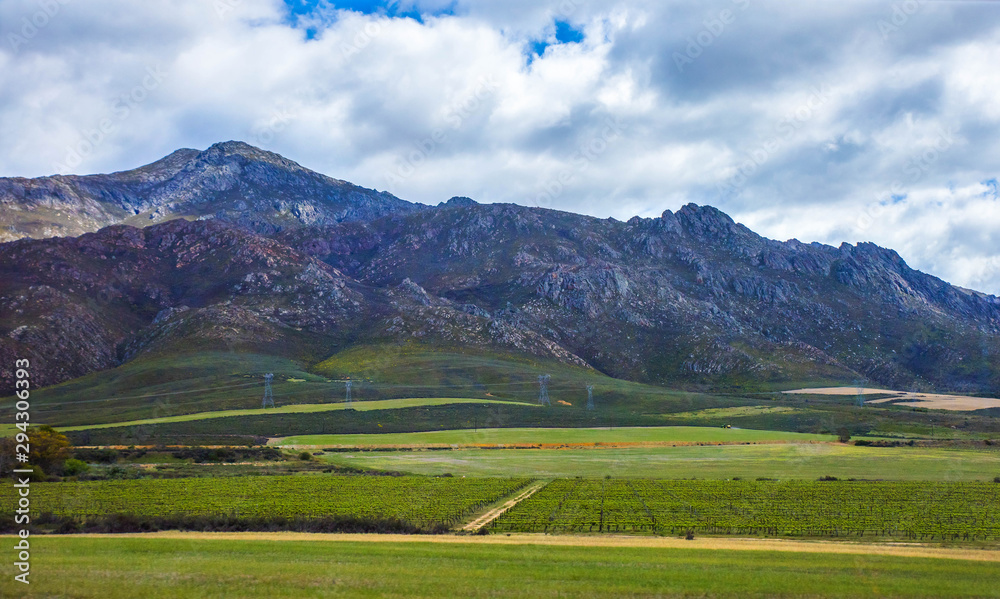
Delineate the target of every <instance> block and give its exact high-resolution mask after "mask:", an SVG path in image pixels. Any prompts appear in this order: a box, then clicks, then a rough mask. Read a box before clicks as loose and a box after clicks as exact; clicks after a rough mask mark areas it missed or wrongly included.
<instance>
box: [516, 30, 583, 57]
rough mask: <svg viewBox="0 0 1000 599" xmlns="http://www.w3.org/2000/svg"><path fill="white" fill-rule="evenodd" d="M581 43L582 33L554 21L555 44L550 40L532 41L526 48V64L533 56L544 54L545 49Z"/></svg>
mask: <svg viewBox="0 0 1000 599" xmlns="http://www.w3.org/2000/svg"><path fill="white" fill-rule="evenodd" d="M582 41H583V32H582V31H580V30H579V29H574V28H573V26H572V25H570V24H569V22H567V21H556V35H555V42H554V43H553V41H552V38H551V37H549V38H546V39H540V40H534V41H532V42H531V43H530V45H529V47H528V62H529V63H531V61H532V60H534V58H535V56H542V55H543V54H545V49H546V48H548V47H549V46H554V45H556V44H578V43H580V42H582Z"/></svg>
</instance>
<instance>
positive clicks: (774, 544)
mask: <svg viewBox="0 0 1000 599" xmlns="http://www.w3.org/2000/svg"><path fill="white" fill-rule="evenodd" d="M45 536H46V537H49V536H61V537H68V538H72V537H91V538H109V539H114V538H122V537H133V538H151V539H158V538H159V539H181V540H184V539H191V540H233V541H237V540H238V541H296V542H301V541H313V542H328V543H336V542H352V543H357V542H363V543H459V544H461V543H485V544H497V545H565V546H576V547H648V548H675V549H715V550H725V551H790V552H797V553H838V554H854V555H890V556H899V557H928V558H941V559H962V560H973V561H986V562H1000V549H998V548H994V547H990V548H985V549H977V548H971V547H955V548H952V547H940V546H934V545H929V544H923V543H870V544H866V543H851V542H842V541H799V540H791V539H758V538H720V537H702V538H697V539H694V540H691V541H687V540H684V539H679V538H673V537H644V536H626V535H600V536H597V535H544V534H511V535H488V536H478V535H477V536H462V535H396V534H386V535H380V534H319V533H297V532H179V531H167V532H157V533H138V534H76V535H45ZM0 538H5V537H0ZM6 538H13V537H12V536H9V535H8V536H7V537H6Z"/></svg>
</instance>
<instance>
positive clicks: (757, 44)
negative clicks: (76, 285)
mask: <svg viewBox="0 0 1000 599" xmlns="http://www.w3.org/2000/svg"><path fill="white" fill-rule="evenodd" d="M358 7H360V8H358ZM0 36H2V37H0V135H2V138H3V140H4V142H5V143H3V144H0V176H41V175H48V174H53V173H57V172H59V173H70V172H73V173H95V172H111V171H116V170H122V169H127V168H132V167H135V166H138V165H140V164H144V163H148V162H151V161H153V160H156V159H157V158H160V157H162V156H163V155H165V154H167V153H169V152H171V151H173V150H175V149H177V148H180V147H195V148H205V147H207V146H209V145H211V144H212V143H215V142H218V141H225V140H229V139H239V140H244V141H247V142H249V143H252V144H254V145H258V146H261V147H264V148H266V149H270V150H273V151H276V152H278V153H281V154H283V155H285V156H287V157H289V158H291V159H293V160H296V161H298V162H300V163H302V164H303V165H304V166H307V167H309V168H312V169H315V170H318V171H321V172H324V173H326V174H329V175H331V176H335V177H338V178H341V179H347V180H350V181H352V182H355V183H357V184H359V185H364V186H367V187H374V188H376V189H380V190H382V189H388V190H389V191H391V192H392V193H394V194H396V195H398V196H400V197H402V198H404V199H408V200H412V201H420V202H425V203H437V202H439V201H442V200H444V199H447V198H448V197H451V196H453V195H467V196H470V197H473V198H475V199H477V200H479V201H483V202H498V201H504V202H517V203H521V204H527V205H540V206H545V207H551V208H557V209H562V210H570V211H575V212H582V213H587V214H592V215H595V216H599V217H607V216H614V217H616V218H619V219H627V218H629V217H631V216H633V215H636V214H638V215H641V216H655V215H658V214H659V213H660V212H662V211H663V210H664V209H667V208H670V209H677V208H678V207H679V206H680V205H682V204H684V203H687V202H696V203H699V204H711V205H714V206H717V207H718V208H720V209H722V210H724V211H726V212H728V213H729V214H731V215H732V216H733V217H734V218H736V219H737V220H739V221H742V222H744V223H745V224H747V225H748V226H750V227H751V228H753V229H754V230H756V231H758V232H759V233H761V234H763V235H767V236H769V237H774V238H779V239H786V238H790V237H796V238H799V239H800V240H803V241H821V242H825V243H831V244H839V243H840V242H842V241H848V242H852V243H853V242H857V241H864V240H871V241H875V242H876V243H879V244H880V245H884V246H887V247H891V248H894V249H896V250H897V251H899V252H900V254H901V255H902V256H903V257H904V258H905V259H906V260H907V261H908V262H909V263H910V264H911V265H912V266H914V267H916V268H920V269H922V270H925V271H927V272H930V273H932V274H935V275H938V276H940V277H942V278H944V279H946V280H949V281H951V282H954V283H956V284H959V285H963V286H966V287H971V288H975V289H979V290H983V291H987V292H991V293H1000V236H998V235H996V234H995V232H996V231H997V230H1000V229H998V225H1000V198H998V193H997V183H996V180H997V178H998V175H1000V172H998V171H1000V159H998V156H1000V151H998V150H1000V147H998V146H1000V135H998V133H1000V104H998V103H997V102H996V98H997V97H998V96H1000V71H998V70H997V69H996V68H995V66H994V65H996V64H1000V6H997V5H995V4H994V3H964V2H929V1H926V0H899V1H897V2H891V3H884V4H883V3H848V2H838V3H833V2H830V3H797V4H790V3H787V2H776V1H762V0H715V1H710V2H701V3H697V5H695V3H690V2H680V1H677V2H662V1H654V0H634V1H625V0H622V1H611V2H600V1H597V0H551V1H550V2H535V1H532V2H528V1H527V0H517V1H512V0H507V1H504V2H500V1H498V0H477V1H475V2H473V1H472V0H455V1H450V2H445V1H442V0H405V1H401V2H399V1H393V2H388V3H383V6H379V3H378V2H352V3H346V4H341V3H338V2H332V1H325V0H323V1H319V2H303V1H301V0H294V1H293V0H288V2H281V1H279V0H149V1H148V2H142V3H136V2H126V1H125V0H87V1H86V2H84V1H82V0H5V1H4V2H2V3H0Z"/></svg>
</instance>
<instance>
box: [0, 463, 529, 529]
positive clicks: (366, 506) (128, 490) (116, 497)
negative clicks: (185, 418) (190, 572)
mask: <svg viewBox="0 0 1000 599" xmlns="http://www.w3.org/2000/svg"><path fill="white" fill-rule="evenodd" d="M529 482H530V479H495V478H475V479H473V478H423V477H390V476H333V475H322V474H316V475H311V476H309V475H301V476H245V477H237V478H217V479H212V478H180V479H143V480H122V481H94V482H62V483H34V484H33V485H32V487H31V497H32V510H35V511H37V512H41V513H47V514H53V515H56V516H64V517H70V518H78V519H80V520H83V519H87V518H93V517H98V516H104V515H108V514H127V515H131V516H136V517H140V518H147V519H148V518H156V517H193V516H225V517H232V518H250V519H271V518H323V517H335V516H341V517H351V518H358V519H365V520H399V521H403V522H408V523H412V524H414V525H416V526H423V527H431V526H433V525H438V524H440V525H445V526H452V525H455V524H457V523H459V522H460V521H461V519H462V518H463V517H466V516H469V515H471V514H472V513H474V512H475V511H476V510H478V509H480V508H482V507H483V506H485V505H488V504H490V503H492V502H494V501H497V500H499V499H501V498H503V497H505V496H507V495H509V494H511V493H513V492H514V491H515V490H517V489H519V488H521V487H523V486H524V485H526V484H528V483H529ZM15 499H16V497H15V491H14V488H13V485H11V484H4V485H2V486H0V507H2V510H3V512H4V513H8V514H9V513H13V509H14V505H15Z"/></svg>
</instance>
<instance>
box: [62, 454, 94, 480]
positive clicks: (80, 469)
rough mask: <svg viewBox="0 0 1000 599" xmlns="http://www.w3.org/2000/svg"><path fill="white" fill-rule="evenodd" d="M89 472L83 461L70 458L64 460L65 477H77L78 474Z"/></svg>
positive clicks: (88, 466) (88, 467)
mask: <svg viewBox="0 0 1000 599" xmlns="http://www.w3.org/2000/svg"><path fill="white" fill-rule="evenodd" d="M89 470H90V465H88V464H87V462H84V461H83V460H77V459H75V458H70V459H68V460H66V463H65V464H63V474H64V475H65V476H77V475H80V474H84V473H86V472H88V471H89Z"/></svg>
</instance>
